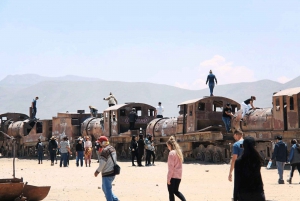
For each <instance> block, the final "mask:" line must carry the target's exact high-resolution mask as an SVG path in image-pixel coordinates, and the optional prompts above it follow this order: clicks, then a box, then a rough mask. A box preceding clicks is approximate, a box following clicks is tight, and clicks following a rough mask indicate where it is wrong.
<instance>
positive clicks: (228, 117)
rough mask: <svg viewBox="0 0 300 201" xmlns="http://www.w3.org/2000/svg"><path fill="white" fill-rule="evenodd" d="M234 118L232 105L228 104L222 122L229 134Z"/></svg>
mask: <svg viewBox="0 0 300 201" xmlns="http://www.w3.org/2000/svg"><path fill="white" fill-rule="evenodd" d="M232 116H233V114H232V112H231V105H230V103H227V104H226V106H225V107H224V109H223V115H222V120H223V122H224V124H225V128H226V131H227V133H229V132H230V131H231V129H230V123H231V117H232Z"/></svg>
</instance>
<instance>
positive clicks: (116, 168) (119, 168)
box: [108, 150, 121, 175]
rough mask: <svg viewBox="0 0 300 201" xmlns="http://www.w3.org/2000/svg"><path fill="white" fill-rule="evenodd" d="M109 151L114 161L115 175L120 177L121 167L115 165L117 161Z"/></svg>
mask: <svg viewBox="0 0 300 201" xmlns="http://www.w3.org/2000/svg"><path fill="white" fill-rule="evenodd" d="M108 151H109V154H110V157H111V159H112V161H113V162H114V173H115V175H118V174H120V172H121V167H120V166H119V165H118V164H116V163H115V160H114V158H113V157H112V155H111V152H110V150H108Z"/></svg>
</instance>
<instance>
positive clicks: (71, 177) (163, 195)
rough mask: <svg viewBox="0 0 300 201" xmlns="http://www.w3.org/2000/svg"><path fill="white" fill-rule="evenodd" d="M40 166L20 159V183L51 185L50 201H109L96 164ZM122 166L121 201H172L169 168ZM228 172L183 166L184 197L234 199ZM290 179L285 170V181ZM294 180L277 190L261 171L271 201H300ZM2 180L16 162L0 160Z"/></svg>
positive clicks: (117, 188)
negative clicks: (168, 178) (168, 185)
mask: <svg viewBox="0 0 300 201" xmlns="http://www.w3.org/2000/svg"><path fill="white" fill-rule="evenodd" d="M37 163H38V162H37V160H33V159H31V160H28V159H16V177H18V178H21V177H23V178H24V181H27V182H28V184H31V185H37V186H47V185H50V186H51V190H50V192H49V194H48V196H47V197H46V199H45V200H47V201H54V200H55V201H64V200H71V201H77V200H78V201H79V200H80V201H85V200H90V201H94V200H97V201H99V200H105V197H104V194H103V192H102V188H101V185H102V184H101V176H100V175H99V176H98V177H97V178H95V177H94V171H95V170H96V168H97V167H98V163H97V162H96V160H93V161H92V165H91V166H92V167H76V165H75V160H70V166H69V167H67V168H60V167H59V165H55V166H50V161H47V160H44V163H43V164H41V165H38V164H37ZM118 164H119V165H120V166H121V174H120V175H119V176H116V179H115V180H114V182H113V185H114V186H113V191H114V193H115V194H116V195H117V196H118V197H119V199H120V200H121V201H138V200H146V201H148V200H149V201H150V200H151V201H159V200H164V201H166V200H168V191H167V183H166V174H167V163H165V162H156V166H150V167H132V166H131V162H118ZM228 171H229V165H227V164H222V165H211V164H208V165H206V164H199V163H188V164H184V165H183V178H182V181H181V184H180V191H181V192H182V193H183V194H184V196H185V197H186V200H188V201H191V200H193V201H197V200H208V201H212V200H218V201H220V200H227V201H229V200H231V198H232V189H233V183H231V182H229V181H228V180H227V176H228ZM288 173H289V171H288V170H285V172H284V179H285V180H286V179H287V175H288ZM294 175H295V176H294V181H293V182H294V184H291V185H290V184H284V185H278V184H277V179H278V175H277V170H276V169H271V170H267V169H265V168H262V176H263V182H264V189H265V194H266V197H267V200H276V201H287V200H300V196H296V195H298V194H299V188H300V186H299V185H300V184H299V181H300V178H299V175H298V173H297V172H295V174H294ZM0 178H12V159H8V158H1V159H0ZM176 200H179V199H176Z"/></svg>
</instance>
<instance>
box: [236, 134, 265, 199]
mask: <svg viewBox="0 0 300 201" xmlns="http://www.w3.org/2000/svg"><path fill="white" fill-rule="evenodd" d="M243 147H244V151H243V153H242V155H241V156H240V157H239V158H238V159H237V160H236V161H235V167H234V197H233V198H234V199H233V200H234V201H265V200H266V199H265V194H264V188H263V182H262V178H261V173H260V169H261V165H262V163H263V159H262V158H261V157H260V155H259V153H258V152H257V151H256V149H255V140H254V138H253V137H250V136H248V137H245V138H244V141H243Z"/></svg>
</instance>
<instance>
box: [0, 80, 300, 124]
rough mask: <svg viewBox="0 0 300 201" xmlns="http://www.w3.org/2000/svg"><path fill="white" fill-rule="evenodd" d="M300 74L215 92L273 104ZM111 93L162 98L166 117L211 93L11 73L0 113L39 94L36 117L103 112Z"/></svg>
mask: <svg viewBox="0 0 300 201" xmlns="http://www.w3.org/2000/svg"><path fill="white" fill-rule="evenodd" d="M299 86H300V76H298V77H297V78H295V79H293V80H291V81H289V82H287V83H285V84H281V83H279V82H275V81H271V80H260V81H256V82H243V83H236V84H226V85H216V86H215V89H214V95H216V96H224V97H228V98H231V99H233V100H235V101H237V102H239V103H241V102H242V101H244V100H246V99H247V98H250V96H251V95H255V96H256V101H255V102H254V105H255V106H256V107H271V106H272V95H273V93H274V92H278V91H280V90H283V89H287V88H293V87H299ZM110 92H112V93H113V94H114V95H115V97H116V98H117V100H118V103H125V102H141V103H147V104H149V105H153V106H156V105H157V103H158V102H159V101H160V102H162V105H163V106H164V108H165V112H164V116H169V117H176V116H178V111H179V109H178V107H177V106H178V104H179V103H181V102H183V101H186V100H190V99H196V98H199V99H200V98H203V97H204V96H208V95H209V89H208V88H207V89H202V90H188V89H182V88H177V87H174V86H169V85H163V84H154V83H145V82H120V81H105V80H101V79H98V78H89V77H80V76H73V75H67V76H64V77H43V76H39V75H35V74H23V75H9V76H7V77H6V78H4V79H3V80H1V81H0V103H1V104H0V113H6V112H20V113H25V114H28V112H29V107H30V106H31V102H32V100H33V98H34V97H36V96H38V97H39V100H38V102H37V117H38V118H41V119H51V118H52V116H56V114H57V113H58V112H66V111H69V112H76V111H77V110H85V111H86V112H89V108H88V106H89V105H93V106H95V107H96V108H98V110H99V112H102V111H103V110H104V109H106V108H107V107H108V105H107V101H104V100H103V98H104V97H107V96H108V95H109V93H110Z"/></svg>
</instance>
